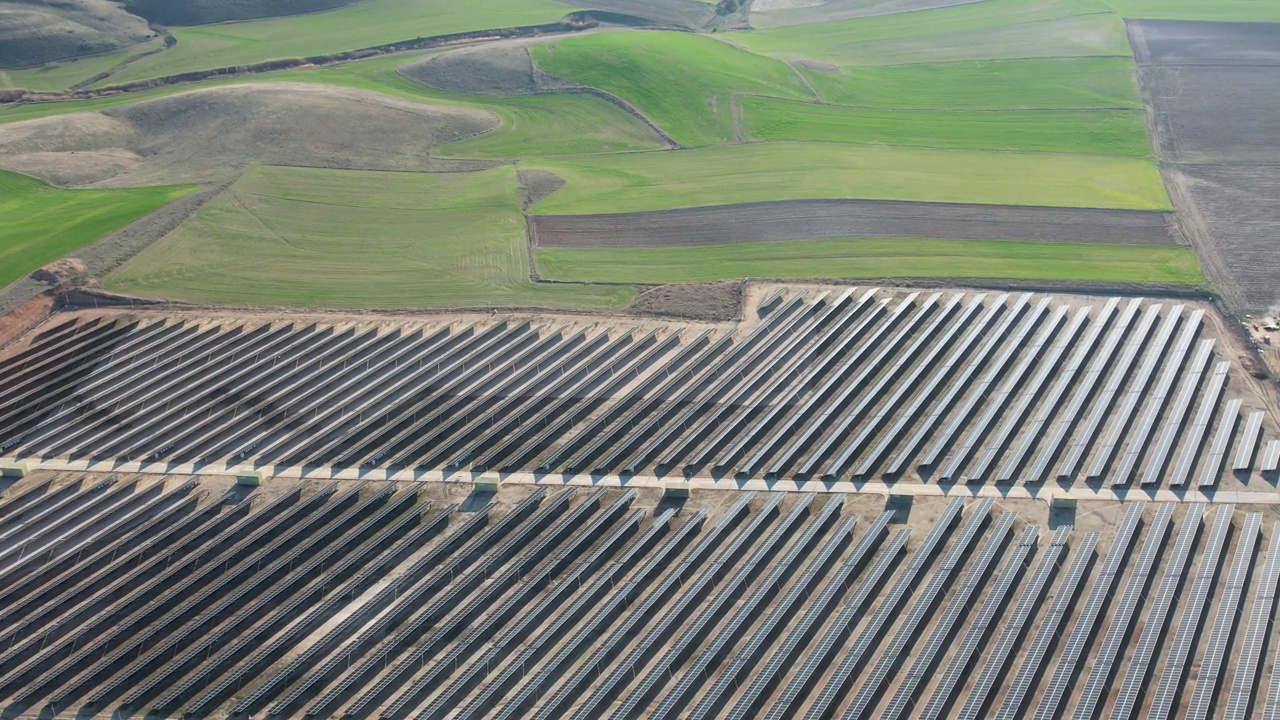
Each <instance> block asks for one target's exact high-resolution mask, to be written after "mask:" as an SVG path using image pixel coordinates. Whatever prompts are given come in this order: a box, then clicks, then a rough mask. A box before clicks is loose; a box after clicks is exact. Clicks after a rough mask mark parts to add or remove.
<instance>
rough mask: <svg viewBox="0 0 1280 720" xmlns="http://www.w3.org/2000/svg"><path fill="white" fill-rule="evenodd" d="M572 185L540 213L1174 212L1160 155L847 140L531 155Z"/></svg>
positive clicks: (539, 206)
mask: <svg viewBox="0 0 1280 720" xmlns="http://www.w3.org/2000/svg"><path fill="white" fill-rule="evenodd" d="M522 166H523V167H530V168H539V169H543V170H549V171H551V172H554V173H556V174H558V175H560V176H561V177H563V178H564V179H565V180H566V181H567V184H566V185H565V186H564V187H563V188H561V189H560V190H558V191H556V192H555V193H553V194H552V195H551V196H549V197H547V198H546V199H545V200H542V201H541V202H539V203H538V204H536V205H534V206H533V208H532V211H533V212H535V213H544V214H548V215H552V214H564V215H573V214H587V213H610V212H633V211H641V210H663V209H668V208H676V207H695V206H700V205H721V204H729V203H746V202H762V201H768V200H801V199H824V198H867V199H877V200H922V201H936V202H960V203H988V204H1002V205H1003V204H1007V205H1051V206H1059V207H1099V208H1122V209H1133V210H1167V209H1169V208H1170V207H1171V206H1170V203H1169V197H1168V194H1167V193H1166V192H1165V189H1164V185H1163V184H1162V182H1161V180H1160V172H1159V170H1158V169H1157V167H1156V164H1155V162H1154V161H1153V160H1150V159H1145V158H1127V157H1107V156H1102V155H1066V154H1051V153H1006V152H992V151H976V150H935V149H923V148H902V147H880V146H872V145H853V144H839V143H790V142H777V143H753V144H750V145H728V146H716V147H709V148H698V149H695V150H682V151H676V152H650V153H631V154H625V155H599V156H592V157H582V158H559V159H549V160H529V161H526V162H525V163H523V165H522Z"/></svg>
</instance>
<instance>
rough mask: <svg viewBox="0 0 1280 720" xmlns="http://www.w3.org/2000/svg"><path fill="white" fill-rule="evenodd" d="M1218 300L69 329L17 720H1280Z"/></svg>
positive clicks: (9, 579)
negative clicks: (728, 315)
mask: <svg viewBox="0 0 1280 720" xmlns="http://www.w3.org/2000/svg"><path fill="white" fill-rule="evenodd" d="M1220 318H1221V316H1220V315H1219V314H1218V313H1217V311H1216V310H1215V309H1214V308H1213V307H1212V306H1211V305H1209V304H1207V303H1205V302H1203V301H1200V300H1196V299H1193V298H1181V299H1178V298H1157V297H1136V296H1135V297H1094V296H1084V295H1047V294H1042V293H1018V292H996V291H979V290H953V291H943V290H938V291H935V290H909V289H902V288H891V287H882V288H876V287H841V286H817V285H815V286H804V285H792V286H770V285H761V286H756V287H753V288H752V290H751V291H750V292H749V293H748V298H747V305H746V308H745V310H744V316H743V318H742V319H741V320H740V321H738V322H733V323H690V322H676V321H670V320H659V319H645V318H637V317H630V318H626V317H619V318H602V317H591V316H573V315H559V316H557V315H548V314H521V313H506V314H494V313H488V314H470V315H468V314H451V315H449V316H447V317H433V316H423V317H417V318H409V317H405V318H400V317H393V316H350V317H348V316H284V317H275V318H271V317H266V316H262V315H258V316H248V315H235V314H230V313H227V314H223V315H201V316H196V315H190V314H183V313H180V312H147V311H136V310H134V311H128V312H123V311H112V310H81V311H73V312H65V313H56V314H54V315H53V316H52V317H51V318H50V319H49V320H47V321H46V322H45V323H43V324H42V325H40V326H38V327H36V328H34V329H33V330H32V331H30V332H29V333H27V334H26V335H25V336H24V337H22V338H20V339H19V340H17V341H16V342H13V343H11V344H10V345H9V347H8V348H7V349H6V350H5V351H4V353H3V355H0V378H3V379H2V380H0V384H2V386H3V387H2V389H0V391H2V392H3V393H4V397H5V398H6V402H5V404H4V406H3V409H2V410H0V412H2V413H3V416H2V417H0V453H2V454H3V457H4V458H5V461H4V462H5V463H6V464H4V465H0V469H3V471H4V472H5V473H6V476H7V478H8V479H2V480H0V580H2V582H0V585H2V586H3V588H4V589H3V590H2V591H0V607H3V608H4V613H3V614H2V615H0V658H2V659H0V697H2V698H4V704H3V709H2V710H0V712H3V713H4V717H13V718H17V717H33V718H34V717H44V718H52V717H66V718H71V717H113V718H124V717H156V718H158V717H166V718H167V717H175V718H176V717H183V718H205V717H217V718H224V717H225V718H263V717H269V718H293V717H305V718H312V717H314V718H322V717H334V718H337V717H344V718H479V717H485V718H488V717H502V718H516V717H519V718H524V717H536V718H561V717H574V718H584V719H587V718H600V717H613V718H677V717H679V718H710V717H734V718H749V717H763V718H772V719H782V718H835V717H840V718H889V717H892V718H907V717H912V718H915V717H922V718H941V717H965V718H987V717H997V718H1018V717H1036V718H1057V717H1068V716H1070V717H1073V718H1100V717H1106V718H1116V719H1120V718H1129V717H1139V716H1141V717H1156V718H1164V717H1197V718H1208V717H1219V718H1248V717H1266V718H1272V717H1280V672H1276V667H1277V666H1276V664H1275V661H1274V658H1275V655H1276V652H1277V647H1280V646H1277V645H1276V643H1275V642H1274V630H1273V618H1274V610H1275V608H1274V605H1275V591H1276V587H1277V585H1278V584H1280V524H1278V523H1280V512H1278V510H1280V503H1278V502H1277V500H1280V494H1277V492H1276V488H1275V483H1276V482H1277V477H1276V471H1277V465H1278V464H1280V441H1278V438H1280V433H1277V430H1276V424H1275V416H1274V410H1273V408H1274V399H1273V397H1272V396H1271V395H1270V393H1272V392H1274V391H1273V390H1272V389H1271V386H1270V385H1268V384H1266V383H1265V382H1264V381H1260V380H1258V379H1257V378H1255V377H1253V375H1252V374H1251V373H1250V372H1248V371H1247V369H1246V367H1245V366H1244V365H1243V364H1242V362H1241V360H1240V359H1241V357H1242V355H1241V353H1240V352H1239V350H1238V349H1237V348H1238V347H1239V346H1240V344H1241V342H1242V341H1241V340H1240V338H1238V337H1236V336H1234V335H1233V334H1232V332H1233V331H1232V330H1231V329H1230V328H1228V327H1226V326H1224V325H1223V324H1222V322H1221V320H1220Z"/></svg>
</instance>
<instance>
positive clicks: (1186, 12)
mask: <svg viewBox="0 0 1280 720" xmlns="http://www.w3.org/2000/svg"><path fill="white" fill-rule="evenodd" d="M1105 2H1106V3H1107V4H1108V5H1110V6H1111V7H1113V8H1115V11H1116V12H1118V13H1120V14H1121V15H1122V16H1124V17H1126V18H1139V19H1148V20H1206V21H1218V22H1280V3H1276V2H1273V1H1272V0H1105Z"/></svg>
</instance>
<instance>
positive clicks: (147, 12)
mask: <svg viewBox="0 0 1280 720" xmlns="http://www.w3.org/2000/svg"><path fill="white" fill-rule="evenodd" d="M356 2H359V0H124V6H125V7H126V8H128V9H129V11H130V12H133V13H135V14H138V15H141V16H142V17H145V18H146V19H148V20H150V21H151V22H153V23H158V24H160V25H204V24H207V23H216V22H229V21H232V20H248V19H250V18H263V17H276V16H279V15H297V14H299V13H310V12H319V11H321V10H332V9H333V8H337V7H342V6H344V5H351V4H353V3H356Z"/></svg>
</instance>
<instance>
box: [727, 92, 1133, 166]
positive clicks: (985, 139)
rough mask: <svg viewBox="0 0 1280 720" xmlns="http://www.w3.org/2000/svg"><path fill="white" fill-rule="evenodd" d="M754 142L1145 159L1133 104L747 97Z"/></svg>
mask: <svg viewBox="0 0 1280 720" xmlns="http://www.w3.org/2000/svg"><path fill="white" fill-rule="evenodd" d="M742 109H743V116H744V118H745V120H744V123H743V124H744V126H745V127H744V133H743V134H744V135H745V136H746V137H747V138H749V139H751V140H759V141H777V140H799V141H814V142H848V143H876V144H885V145H907V146H919V147H933V148H964V149H989V150H1019V151H1031V152H1058V153H1088V154H1097V155H1128V156H1134V157H1145V156H1147V155H1149V154H1150V152H1151V145H1150V143H1149V141H1148V140H1147V125H1146V117H1145V116H1144V115H1143V113H1142V112H1141V111H1136V110H995V111H992V110H969V111H966V110H941V111H928V110H880V109H864V108H849V107H839V106H832V105H817V104H814V103H804V102H789V101H783V100H773V99H767V98H753V97H748V98H743V99H742Z"/></svg>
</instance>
